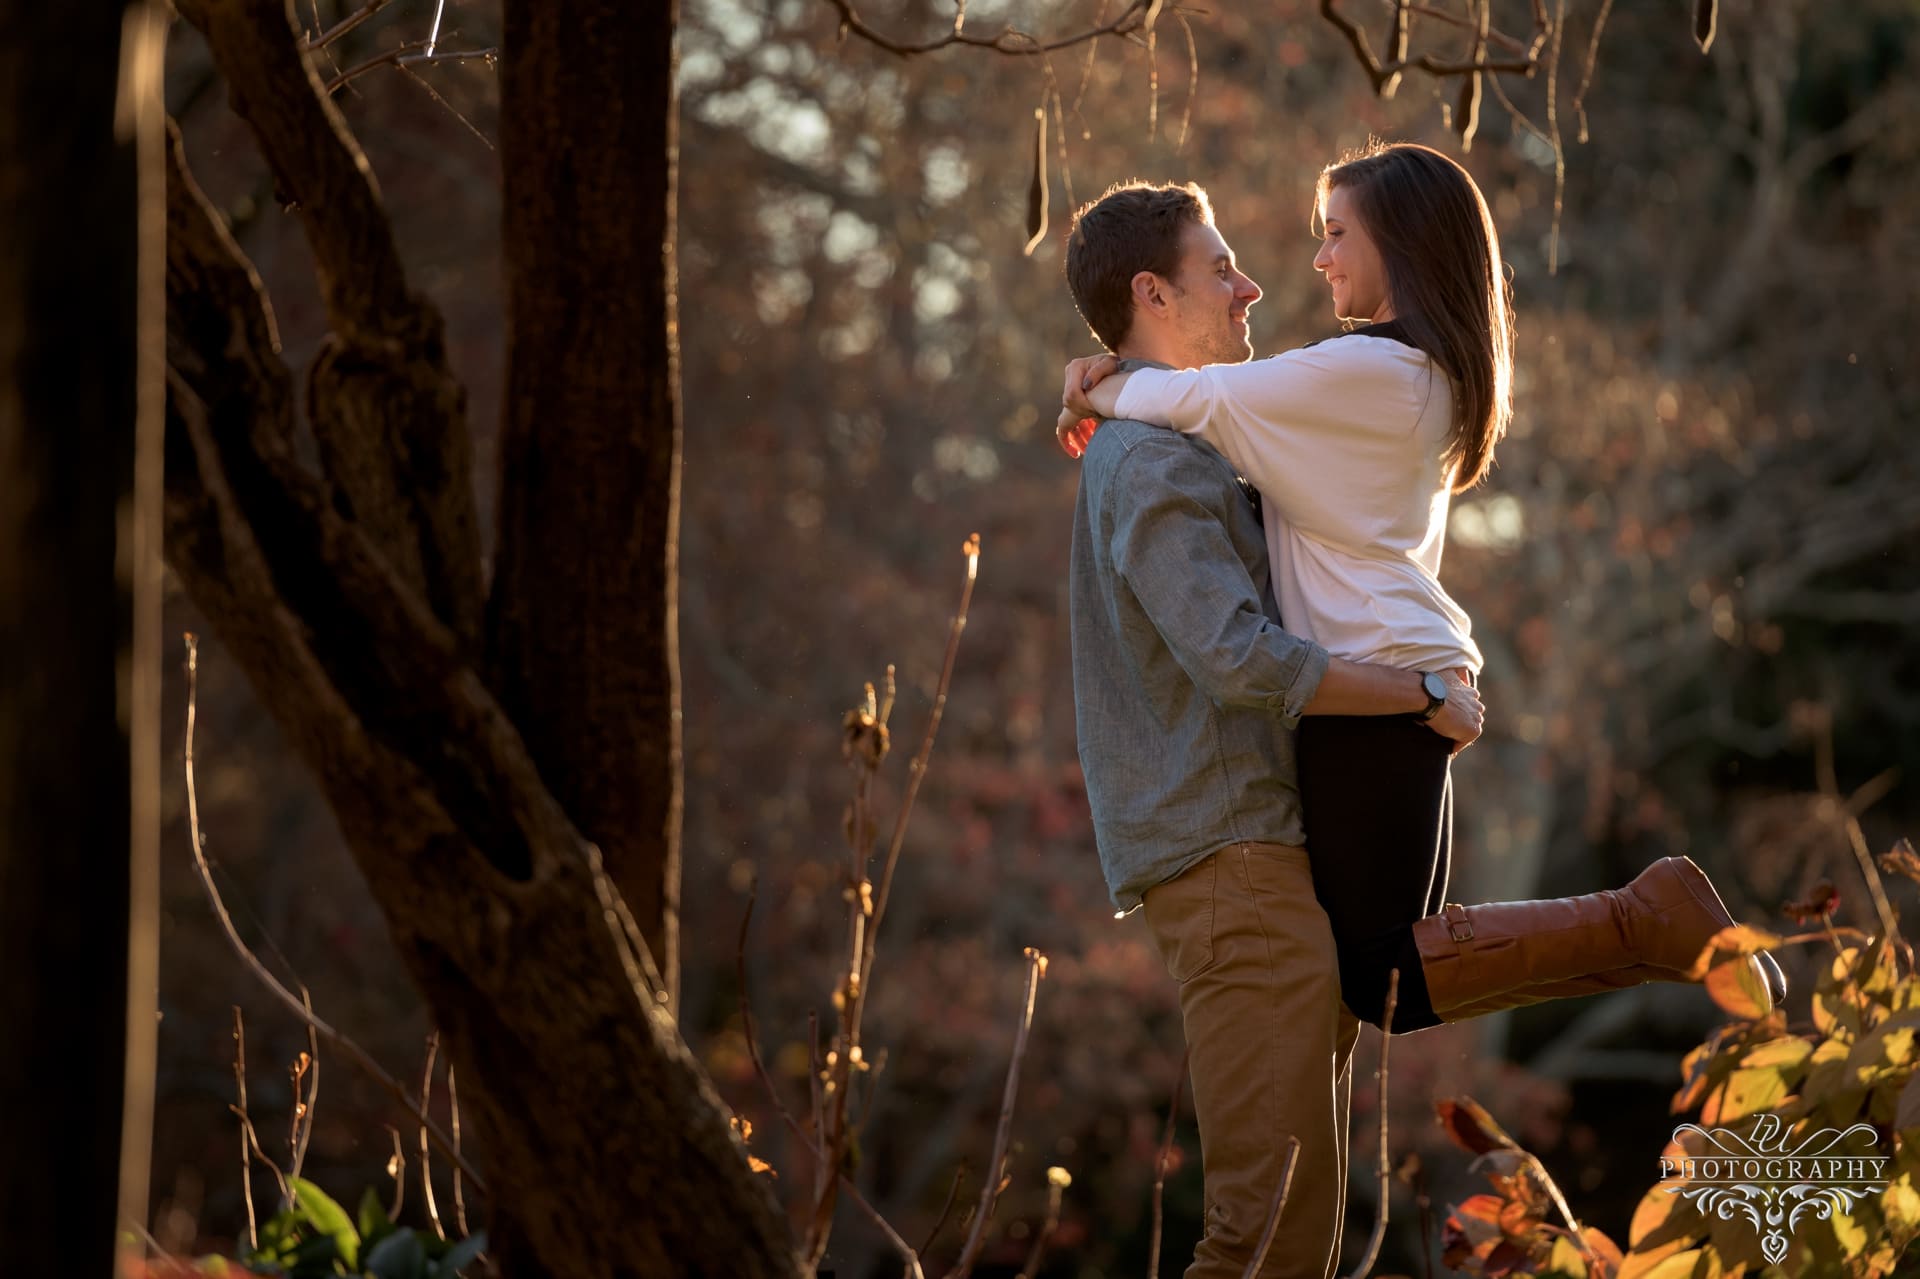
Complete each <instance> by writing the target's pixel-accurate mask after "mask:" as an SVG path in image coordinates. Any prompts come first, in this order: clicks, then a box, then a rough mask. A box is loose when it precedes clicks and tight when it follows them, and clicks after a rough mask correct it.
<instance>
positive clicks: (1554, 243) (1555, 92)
mask: <svg viewBox="0 0 1920 1279" xmlns="http://www.w3.org/2000/svg"><path fill="white" fill-rule="evenodd" d="M1489 3H1491V0H1489ZM1566 25H1567V0H1558V4H1557V5H1556V7H1555V9H1554V22H1553V41H1552V51H1551V52H1550V53H1548V55H1547V134H1548V137H1549V138H1550V139H1551V141H1552V143H1553V229H1552V230H1551V231H1550V232H1549V233H1548V235H1547V274H1548V275H1558V274H1559V273H1560V214H1561V210H1562V209H1563V208H1564V207H1565V206H1566V200H1567V148H1566V147H1565V145H1563V144H1562V142H1561V140H1560V48H1561V35H1562V33H1563V32H1564V31H1565V30H1566Z"/></svg>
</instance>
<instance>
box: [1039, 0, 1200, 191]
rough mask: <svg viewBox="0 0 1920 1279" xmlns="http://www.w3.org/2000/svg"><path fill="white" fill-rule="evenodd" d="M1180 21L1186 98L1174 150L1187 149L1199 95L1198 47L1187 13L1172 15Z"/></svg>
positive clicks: (1182, 107) (1181, 109) (1070, 189)
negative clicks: (1184, 59) (1189, 131)
mask: <svg viewBox="0 0 1920 1279" xmlns="http://www.w3.org/2000/svg"><path fill="white" fill-rule="evenodd" d="M1173 16H1174V17H1175V18H1176V19H1177V20H1178V21H1179V23H1180V30H1181V31H1182V32H1184V33H1185V34H1186V37H1187V100H1186V102H1185V103H1184V104H1183V105H1182V106H1181V108H1180V140H1179V141H1178V142H1176V143H1174V144H1173V149H1174V150H1175V151H1176V152H1179V151H1185V150H1186V149H1187V131H1188V129H1190V128H1192V126H1193V100H1194V99H1195V98H1197V97H1199V96H1200V47H1199V46H1198V45H1197V44H1195V43H1194V41H1193V24H1192V23H1191V22H1188V21H1187V15H1186V14H1184V13H1176V14H1174V15H1173ZM1067 203H1068V204H1072V203H1073V195H1072V188H1071V187H1069V188H1068V195H1067Z"/></svg>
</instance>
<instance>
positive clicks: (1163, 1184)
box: [1147, 1044, 1193, 1279]
mask: <svg viewBox="0 0 1920 1279" xmlns="http://www.w3.org/2000/svg"><path fill="white" fill-rule="evenodd" d="M1192 1056H1193V1046H1192V1045H1191V1044H1189V1045H1188V1046H1187V1048H1186V1051H1184V1052H1182V1053H1181V1054H1180V1073H1179V1075H1178V1076H1176V1077H1175V1078H1174V1081H1173V1101H1172V1102H1171V1103H1169V1104H1168V1106H1167V1126H1166V1127H1165V1128H1164V1129H1163V1130H1162V1131H1161V1133H1160V1150H1159V1152H1158V1153H1157V1154H1156V1155H1155V1156H1154V1158H1153V1233H1152V1234H1151V1235H1149V1236H1148V1237H1147V1279H1160V1233H1161V1229H1162V1226H1163V1224H1164V1220H1165V1211H1164V1209H1163V1207H1162V1200H1163V1199H1164V1197H1165V1195H1166V1189H1167V1164H1168V1163H1169V1162H1171V1161H1172V1159H1173V1123H1174V1120H1175V1118H1176V1117H1178V1115H1179V1114H1180V1094H1181V1093H1183V1092H1184V1091H1186V1087H1187V1062H1188V1060H1189V1059H1190V1058H1191V1057H1192Z"/></svg>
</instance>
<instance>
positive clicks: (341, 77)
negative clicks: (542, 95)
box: [323, 40, 500, 97]
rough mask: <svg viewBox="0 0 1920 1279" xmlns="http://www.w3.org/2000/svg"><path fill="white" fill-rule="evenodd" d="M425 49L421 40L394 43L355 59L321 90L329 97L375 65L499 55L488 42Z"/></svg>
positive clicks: (447, 60)
mask: <svg viewBox="0 0 1920 1279" xmlns="http://www.w3.org/2000/svg"><path fill="white" fill-rule="evenodd" d="M426 49H427V42H426V41H424V40H408V41H406V42H405V43H403V44H397V45H395V46H394V47H393V48H391V49H388V50H387V51H386V52H385V53H377V54H375V55H374V56H373V57H371V58H368V59H367V60H366V61H365V62H356V63H355V64H354V65H352V66H350V67H348V68H347V69H346V70H345V71H342V72H341V73H340V74H338V75H336V76H334V77H333V79H331V80H329V81H327V85H326V88H325V89H324V90H323V92H325V93H326V94H327V95H328V96H329V97H331V96H332V95H333V94H335V93H337V92H339V90H340V89H342V88H343V87H345V86H346V85H347V84H348V83H349V82H351V81H354V80H357V79H359V78H360V77H361V76H363V75H365V74H366V73H367V72H369V71H372V70H373V69H374V68H375V67H417V66H419V65H420V64H421V63H423V62H460V61H464V60H466V59H469V58H484V59H486V61H487V62H488V63H489V64H491V63H492V62H493V61H494V60H495V59H497V58H498V57H499V56H500V50H499V49H497V48H494V47H491V46H489V47H488V48H485V49H448V50H446V51H445V52H443V53H428V52H426Z"/></svg>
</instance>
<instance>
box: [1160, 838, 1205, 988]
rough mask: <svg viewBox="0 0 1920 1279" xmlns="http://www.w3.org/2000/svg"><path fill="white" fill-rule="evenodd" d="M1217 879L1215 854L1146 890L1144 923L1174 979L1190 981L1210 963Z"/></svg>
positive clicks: (1168, 972)
mask: <svg viewBox="0 0 1920 1279" xmlns="http://www.w3.org/2000/svg"><path fill="white" fill-rule="evenodd" d="M1219 879H1220V857H1219V855H1218V854H1214V855H1213V856H1210V857H1206V858H1204V859H1202V860H1201V861H1200V862H1199V864H1197V865H1195V866H1192V867H1190V868H1188V869H1187V870H1184V871H1182V872H1181V873H1180V874H1178V875H1175V876H1174V877H1173V878H1172V879H1170V880H1168V881H1167V882H1166V883H1164V884H1156V885H1154V886H1153V887H1152V888H1149V889H1148V890H1147V893H1146V897H1145V899H1144V904H1145V907H1146V914H1147V925H1148V927H1149V928H1151V929H1152V930H1153V941H1154V945H1155V946H1157V947H1159V950H1160V958H1161V960H1162V962H1164V963H1165V964H1166V966H1167V975H1168V976H1169V977H1172V978H1173V979H1174V980H1175V981H1177V982H1188V981H1192V980H1193V979H1194V978H1195V977H1198V976H1199V975H1200V974H1201V973H1204V972H1206V971H1207V969H1209V968H1211V967H1213V958H1214V956H1213V916H1214V892H1215V888H1216V886H1217V885H1218V883H1219Z"/></svg>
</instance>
